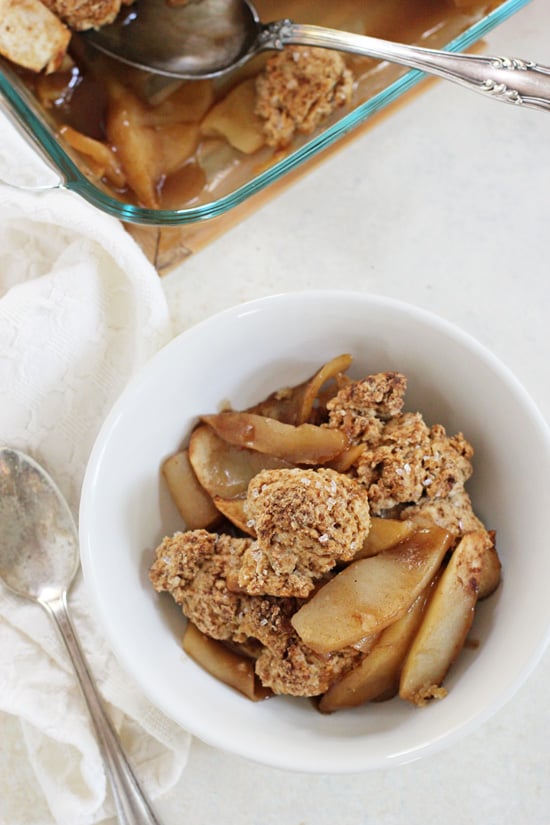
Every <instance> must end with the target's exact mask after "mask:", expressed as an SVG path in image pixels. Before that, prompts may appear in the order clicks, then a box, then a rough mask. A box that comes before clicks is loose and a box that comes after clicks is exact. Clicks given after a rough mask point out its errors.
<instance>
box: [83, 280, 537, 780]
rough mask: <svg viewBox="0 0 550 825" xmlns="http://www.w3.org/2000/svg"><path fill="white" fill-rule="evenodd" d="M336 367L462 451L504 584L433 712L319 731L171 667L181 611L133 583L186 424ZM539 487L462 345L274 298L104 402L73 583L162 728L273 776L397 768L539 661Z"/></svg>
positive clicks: (507, 413)
mask: <svg viewBox="0 0 550 825" xmlns="http://www.w3.org/2000/svg"><path fill="white" fill-rule="evenodd" d="M344 352H348V353H351V354H352V355H353V359H354V360H353V364H352V367H351V369H350V374H351V375H352V377H355V378H362V377H364V376H366V375H370V374H374V373H383V372H388V371H395V372H398V373H402V374H405V375H406V376H407V379H408V389H407V395H406V399H407V402H406V405H407V409H409V410H418V411H420V412H422V414H423V416H424V419H425V420H426V421H427V422H428V423H429V424H435V423H438V424H442V425H443V426H444V427H445V428H446V430H447V432H448V433H449V434H451V433H456V432H463V433H464V434H465V436H466V438H467V439H468V441H469V442H470V443H471V444H472V445H473V448H474V451H475V453H474V457H473V459H472V460H473V465H474V473H473V476H472V478H471V479H469V480H468V482H467V484H468V489H469V493H470V495H471V498H472V502H473V504H474V508H475V512H476V514H477V515H478V516H479V517H480V519H482V521H483V523H484V524H485V525H487V526H488V527H489V528H490V529H491V530H495V531H496V545H497V548H498V553H499V557H500V560H501V562H502V580H501V582H500V584H499V586H498V588H497V590H496V592H494V593H493V594H492V595H491V597H490V598H488V599H484V600H483V601H481V602H479V604H478V605H477V607H476V611H475V620H474V624H473V626H472V628H471V630H470V633H469V640H470V641H469V643H468V644H467V645H466V646H465V647H464V649H463V650H462V652H461V654H460V656H459V658H458V659H457V660H456V661H455V662H454V664H453V666H452V668H451V669H450V671H449V673H448V674H447V676H446V678H445V689H446V691H447V694H448V695H447V696H446V697H445V698H444V699H442V700H441V701H439V700H437V699H436V700H430V701H429V702H427V704H426V705H425V706H424V707H420V708H419V707H416V706H415V705H414V704H413V703H411V702H404V701H402V700H401V699H399V698H398V697H395V698H392V699H390V700H388V701H384V702H374V703H367V704H364V705H361V706H359V707H354V708H349V709H343V710H339V711H338V712H337V713H330V714H322V713H319V711H318V709H317V708H316V707H315V706H314V704H313V702H309V701H308V700H306V699H303V698H298V697H289V696H272V697H270V698H269V699H266V700H265V701H259V702H251V701H250V700H249V699H247V698H246V697H244V696H242V695H241V694H240V693H239V692H237V691H236V690H234V689H233V688H231V687H228V686H227V685H225V684H223V683H221V682H219V681H218V680H217V679H215V678H214V677H213V676H212V675H210V674H209V673H207V672H206V671H205V670H204V669H202V668H201V667H200V666H199V665H198V664H197V663H196V662H195V661H194V660H193V659H192V658H191V657H190V656H188V655H187V654H186V653H185V652H184V650H183V649H182V645H181V639H182V635H183V633H184V629H185V625H186V621H185V618H184V616H183V614H182V612H181V609H180V608H179V606H178V605H177V604H175V602H174V601H173V599H171V598H170V596H168V595H166V594H162V595H159V594H157V593H156V592H155V590H154V588H153V587H152V585H151V581H150V578H149V574H150V568H151V565H152V564H153V561H154V558H155V548H157V547H158V546H159V545H160V543H161V541H162V539H163V538H164V537H165V536H169V535H172V534H173V533H174V532H175V531H180V530H184V529H185V525H184V524H183V522H182V519H181V516H180V515H179V513H178V511H177V509H176V508H175V506H174V504H173V503H172V501H171V498H170V496H169V494H168V490H167V488H166V485H165V482H164V479H163V477H162V473H161V467H162V465H163V462H164V461H165V459H166V458H167V457H168V456H170V455H172V454H173V453H174V452H176V451H177V450H178V449H180V448H181V446H182V445H184V444H186V443H187V440H188V438H189V435H190V433H191V431H192V429H193V428H194V426H195V425H196V423H197V421H198V420H199V417H200V416H203V415H205V414H207V413H212V412H216V411H218V410H219V409H220V408H221V406H223V405H225V406H227V405H228V404H230V405H231V407H232V408H233V409H236V410H239V409H247V408H249V407H251V406H253V405H254V404H257V403H258V402H259V401H260V400H261V399H264V398H265V397H266V396H268V395H269V394H270V393H271V392H272V391H273V390H274V389H277V388H280V387H284V386H289V385H294V384H298V383H299V382H300V381H303V380H304V379H306V378H307V377H308V376H310V375H311V374H312V373H314V372H315V370H316V369H318V367H319V366H320V365H321V364H322V363H323V362H326V361H329V360H330V359H331V358H332V357H333V356H334V355H335V354H338V353H344ZM518 433H521V439H520V438H519V437H518ZM549 469H550V436H549V434H548V430H547V428H546V425H545V423H544V421H543V420H542V418H541V416H540V414H539V413H538V411H537V409H536V407H535V406H534V404H533V402H532V401H531V400H530V398H529V397H528V395H527V394H526V393H525V391H524V390H523V388H522V387H521V385H520V384H519V383H518V382H517V380H516V379H515V378H514V377H513V376H512V375H511V374H510V373H509V372H508V370H507V369H506V368H505V367H504V366H503V365H502V364H500V363H499V361H498V360H497V359H496V358H495V357H494V356H493V355H491V354H490V353H489V352H487V351H486V350H485V349H484V348H483V347H482V346H481V345H479V344H478V343H477V342H476V341H474V340H472V339H471V338H470V337H469V336H467V335H465V334H464V333H462V332H461V331H459V330H457V329H456V328H454V327H453V326H451V325H449V324H447V323H446V322H444V321H442V320H441V319H438V318H436V317H434V316H432V315H430V314H429V313H426V312H424V311H422V310H419V309H417V308H414V307H412V306H409V305H405V304H401V303H398V302H394V301H390V300H386V299H383V298H377V297H372V296H368V295H363V294H352V293H351V294H350V293H346V292H307V293H295V294H289V295H281V296H275V297H273V298H267V299H264V300H260V301H256V302H252V303H249V304H243V305H242V306H238V307H235V308H233V309H231V310H228V311H226V312H224V313H221V314H220V315H217V316H214V317H212V318H210V319H208V320H206V321H204V322H203V323H202V324H199V325H198V326H196V327H194V328H192V329H190V330H189V331H187V332H186V333H184V334H183V335H181V336H179V337H178V338H177V339H175V340H174V341H173V342H172V343H171V344H170V345H168V346H167V347H166V348H165V349H164V350H162V351H161V352H160V353H159V354H158V355H157V356H156V357H154V358H153V359H152V360H151V362H150V363H149V364H148V365H147V366H146V368H145V369H144V370H143V372H142V373H141V374H140V375H139V376H138V377H137V378H136V379H135V380H134V381H133V382H132V383H131V384H130V385H129V387H128V388H127V390H126V391H125V392H124V394H123V395H122V397H121V398H120V400H119V401H118V402H117V404H116V405H115V407H114V408H113V410H112V412H111V414H110V416H109V417H108V419H107V421H106V422H105V424H104V426H103V428H102V431H101V433H100V435H99V437H98V440H97V443H96V445H95V447H94V450H93V453H92V456H91V459H90V463H89V467H88V471H87V474H86V479H85V484H84V488H83V496H82V507H81V520H80V529H81V542H82V561H83V568H84V574H85V577H86V581H87V585H88V587H89V588H90V591H91V595H92V597H93V600H94V604H95V607H96V610H97V614H98V619H99V620H100V621H101V622H102V623H103V624H104V626H105V631H106V633H107V636H108V638H109V640H110V643H111V645H112V646H113V649H114V650H115V652H116V654H117V655H118V656H119V658H120V660H121V662H122V664H123V665H124V666H125V667H126V669H127V670H128V671H129V672H130V673H131V674H132V675H133V677H134V678H135V679H136V682H137V683H138V684H139V685H140V686H141V687H142V688H143V690H144V691H145V692H146V694H147V695H148V696H149V698H150V699H151V700H152V701H153V703H154V704H156V705H157V706H158V707H159V708H161V709H162V710H163V711H164V712H165V713H166V714H167V715H168V716H169V717H170V718H172V719H173V720H174V723H175V724H180V725H182V726H184V727H186V728H187V729H189V730H190V731H191V732H192V733H194V734H195V735H197V736H198V737H200V738H202V739H203V740H204V741H207V742H209V743H210V744H213V745H215V746H218V747H221V748H223V749H226V750H229V751H233V752H235V753H237V754H239V755H241V756H245V757H248V758H250V759H254V760H257V761H260V762H262V763H265V764H269V765H273V766H276V767H282V768H288V769H294V770H301V771H315V772H346V771H350V772H351V771H361V770H365V769H370V768H380V767H384V766H388V765H390V764H398V763H402V762H405V761H408V760H412V759H416V758H418V757H419V756H422V755H423V754H427V753H430V752H432V751H434V750H435V749H438V748H440V747H443V746H444V745H448V744H450V743H452V742H453V741H455V740H456V739H457V738H458V737H459V736H463V735H465V734H467V733H468V732H470V731H472V730H473V729H474V728H475V727H476V726H477V725H479V724H480V723H481V722H482V721H483V720H485V719H486V718H488V716H490V715H491V714H492V713H494V712H496V711H497V710H498V709H499V708H500V707H501V706H502V705H503V704H504V703H505V702H506V700H507V699H508V698H509V697H510V696H511V695H512V693H513V692H514V691H515V690H516V689H517V688H518V686H519V685H520V684H521V682H522V681H523V680H524V679H525V678H526V676H527V675H528V673H529V672H530V670H531V669H532V668H533V667H534V665H535V664H536V662H537V661H538V658H539V657H540V655H541V654H542V651H543V649H544V647H545V645H546V642H547V640H548V635H549V627H550V610H549V609H548V607H547V601H546V600H545V582H546V579H547V575H548V574H549V573H550V561H549V560H548V558H547V557H546V556H545V554H544V551H543V548H544V546H545V536H546V528H545V522H544V479H545V477H546V475H547V472H548V470H549ZM520 480H521V483H520Z"/></svg>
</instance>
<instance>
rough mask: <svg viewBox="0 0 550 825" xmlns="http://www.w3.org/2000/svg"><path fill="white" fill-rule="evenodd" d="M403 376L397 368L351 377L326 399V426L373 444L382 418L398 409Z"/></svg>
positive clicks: (381, 428)
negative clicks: (358, 378) (327, 417)
mask: <svg viewBox="0 0 550 825" xmlns="http://www.w3.org/2000/svg"><path fill="white" fill-rule="evenodd" d="M406 389H407V379H406V378H405V376H404V375H401V373H398V372H381V373H376V374H375V375H369V376H367V377H366V378H363V379H361V380H360V381H351V382H350V383H348V384H346V385H345V386H343V387H342V389H340V390H339V392H338V393H337V394H336V395H335V396H334V398H332V399H331V400H330V401H329V402H328V403H327V410H328V412H329V421H328V425H329V427H335V428H337V429H339V430H343V431H344V432H345V433H346V434H347V436H348V437H349V438H350V440H351V441H364V442H366V443H367V444H374V443H376V442H377V441H379V439H380V436H381V433H382V430H383V422H384V421H386V420H387V419H388V418H391V417H392V416H394V415H397V414H398V413H400V412H401V410H402V408H403V403H404V397H405V392H406Z"/></svg>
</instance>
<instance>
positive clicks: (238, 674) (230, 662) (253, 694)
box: [183, 622, 272, 702]
mask: <svg viewBox="0 0 550 825" xmlns="http://www.w3.org/2000/svg"><path fill="white" fill-rule="evenodd" d="M183 649H184V650H185V652H186V653H187V654H188V655H189V656H191V658H192V659H194V661H195V662H197V664H199V665H200V666H201V667H202V668H204V670H206V671H207V672H208V673H210V675H211V676H215V678H216V679H219V680H220V682H224V683H225V684H226V685H229V686H230V687H232V688H235V690H238V691H239V693H243V694H244V695H245V696H246V697H247V698H248V699H252V701H253V702H258V701H259V700H261V699H265V698H267V697H268V696H271V695H272V692H271V691H270V690H269V688H264V687H263V685H262V684H261V683H260V680H259V679H258V677H257V676H256V674H255V672H254V661H253V660H252V659H250V658H248V657H247V656H241V655H239V654H238V653H234V652H233V651H232V650H228V649H227V648H226V647H225V645H223V644H222V643H221V642H218V641H216V640H215V639H211V638H210V636H206V635H205V634H204V633H202V632H201V631H200V630H199V629H198V628H197V627H195V625H194V624H192V623H191V622H188V624H187V627H186V629H185V634H184V636H183Z"/></svg>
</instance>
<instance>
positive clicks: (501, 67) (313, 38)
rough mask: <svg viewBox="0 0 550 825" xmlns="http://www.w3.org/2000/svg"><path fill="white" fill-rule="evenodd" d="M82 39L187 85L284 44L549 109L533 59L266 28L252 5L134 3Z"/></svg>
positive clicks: (279, 25)
mask: <svg viewBox="0 0 550 825" xmlns="http://www.w3.org/2000/svg"><path fill="white" fill-rule="evenodd" d="M84 37H85V39H86V40H87V41H88V42H89V43H90V44H92V45H93V46H95V47H96V48H98V49H100V50H101V51H103V52H105V53H106V54H108V55H110V56H111V57H114V58H115V59H117V60H121V61H123V62H124V63H128V64H129V65H132V66H136V67H138V68H141V69H146V70H147V71H149V72H153V73H154V74H159V75H165V76H167V77H176V78H184V79H199V78H209V77H217V76H220V75H224V74H226V73H227V72H230V71H233V70H234V69H236V68H238V67H240V66H242V65H243V64H244V63H246V62H247V61H248V60H250V59H251V58H252V57H254V56H255V55H257V54H260V53H261V52H264V51H266V50H281V49H283V48H284V47H285V46H287V45H302V46H314V47H322V48H328V49H335V50H337V51H342V52H349V53H351V54H358V55H363V56H367V57H373V58H375V59H378V60H385V61H388V62H390V63H397V64H399V65H402V66H408V67H409V68H413V69H420V70H422V71H423V72H426V73H427V74H431V75H435V76H437V77H441V78H444V79H445V80H450V81H452V82H454V83H458V84H459V85H462V86H465V87H467V88H469V89H471V90H472V91H477V92H481V93H484V94H485V96H486V97H491V98H493V99H496V100H500V101H502V102H504V103H512V104H514V105H522V106H525V107H529V108H535V109H541V110H544V111H548V110H550V68H546V67H544V66H538V65H537V64H536V63H534V62H533V61H530V60H521V59H519V58H508V57H491V56H485V55H468V54H457V53H452V52H445V51H437V50H435V49H425V48H421V47H419V46H408V45H404V44H402V43H392V42H390V41H387V40H379V39H377V38H374V37H367V36H364V35H359V34H354V33H351V32H343V31H339V30H337V29H329V28H324V27H322V26H312V25H307V24H299V23H294V22H293V21H292V20H288V19H285V20H278V21H274V22H271V23H262V22H261V21H260V19H259V17H258V13H257V11H256V9H255V8H254V6H253V4H252V3H251V2H250V0H191V2H188V3H186V4H184V5H170V4H168V3H167V2H166V0H137V2H136V4H135V6H131V7H130V9H129V10H128V9H126V10H125V11H124V12H123V13H122V14H121V15H120V16H119V17H118V18H117V20H116V21H115V22H114V23H112V24H111V25H108V26H104V27H102V28H100V29H97V30H95V29H90V30H89V31H87V32H85V33H84Z"/></svg>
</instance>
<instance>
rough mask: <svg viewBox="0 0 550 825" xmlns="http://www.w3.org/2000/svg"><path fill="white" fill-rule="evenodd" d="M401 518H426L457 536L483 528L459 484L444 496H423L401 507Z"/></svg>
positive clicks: (419, 519) (465, 492)
mask: <svg viewBox="0 0 550 825" xmlns="http://www.w3.org/2000/svg"><path fill="white" fill-rule="evenodd" d="M401 518H402V519H407V518H412V519H415V520H416V521H421V520H423V519H426V520H428V521H430V522H432V523H434V524H437V526H438V527H443V529H444V530H448V531H449V532H450V533H454V534H455V535H457V536H461V535H464V533H470V532H473V531H478V530H484V529H485V528H484V526H483V524H482V522H481V521H480V520H479V519H478V517H477V516H476V514H475V513H474V509H473V507H472V501H471V499H470V496H469V495H468V493H467V491H466V490H465V489H464V487H463V486H462V485H461V484H458V485H457V486H456V487H455V488H454V489H453V490H452V492H451V493H450V494H449V495H448V496H445V497H444V498H431V499H430V498H423V499H421V502H420V504H412V505H410V506H409V507H405V508H403V509H402V510H401Z"/></svg>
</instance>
